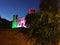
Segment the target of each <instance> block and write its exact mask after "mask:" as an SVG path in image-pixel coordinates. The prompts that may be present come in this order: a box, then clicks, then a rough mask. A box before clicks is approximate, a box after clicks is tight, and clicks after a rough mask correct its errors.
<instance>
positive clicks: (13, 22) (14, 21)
mask: <svg viewBox="0 0 60 45" xmlns="http://www.w3.org/2000/svg"><path fill="white" fill-rule="evenodd" d="M17 19H18V15H13V20H12V28H17V22H18V21H17Z"/></svg>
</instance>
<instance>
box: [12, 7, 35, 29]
mask: <svg viewBox="0 0 60 45" xmlns="http://www.w3.org/2000/svg"><path fill="white" fill-rule="evenodd" d="M33 14H35V9H34V8H30V9H29V15H26V16H27V17H25V18H19V19H18V15H17V14H15V15H13V20H12V28H19V27H25V28H29V27H30V24H26V22H27V21H28V20H29V18H31V15H33ZM27 19H28V20H27ZM29 21H30V20H29ZM29 23H30V22H29ZM26 25H27V26H26Z"/></svg>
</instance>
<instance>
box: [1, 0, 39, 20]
mask: <svg viewBox="0 0 60 45" xmlns="http://www.w3.org/2000/svg"><path fill="white" fill-rule="evenodd" d="M39 4H40V0H0V16H1V17H2V18H5V19H7V20H12V17H13V15H14V14H18V17H20V18H21V17H25V16H26V14H27V13H28V10H29V8H35V9H36V11H38V9H39Z"/></svg>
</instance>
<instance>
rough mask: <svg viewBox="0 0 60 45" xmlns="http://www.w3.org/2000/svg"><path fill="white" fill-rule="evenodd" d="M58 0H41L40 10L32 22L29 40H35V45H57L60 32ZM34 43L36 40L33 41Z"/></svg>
mask: <svg viewBox="0 0 60 45" xmlns="http://www.w3.org/2000/svg"><path fill="white" fill-rule="evenodd" d="M57 3H58V0H55V1H54V0H41V5H40V10H39V12H37V13H36V14H35V15H34V16H33V17H34V18H33V17H32V18H33V20H31V26H30V28H29V30H28V32H27V33H28V36H29V38H28V39H31V40H33V39H35V42H34V45H40V44H41V45H57V42H58V40H59V39H60V38H59V34H60V31H59V29H58V21H57V20H58V19H56V15H57V12H58V10H57ZM33 41H34V40H33Z"/></svg>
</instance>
